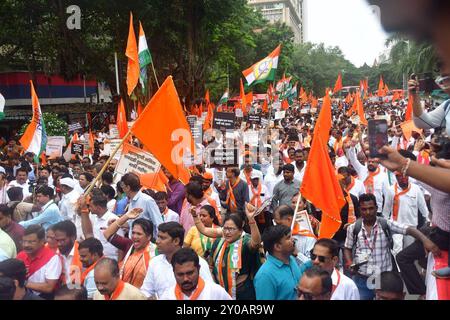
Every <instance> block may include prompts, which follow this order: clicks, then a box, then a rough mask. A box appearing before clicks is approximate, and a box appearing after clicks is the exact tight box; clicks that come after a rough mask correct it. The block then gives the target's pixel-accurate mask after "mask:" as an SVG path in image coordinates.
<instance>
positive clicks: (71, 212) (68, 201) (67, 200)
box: [58, 189, 84, 241]
mask: <svg viewBox="0 0 450 320" xmlns="http://www.w3.org/2000/svg"><path fill="white" fill-rule="evenodd" d="M78 198H80V194H79V193H78V192H77V191H76V190H75V189H73V190H72V191H70V192H69V193H67V194H63V195H62V197H61V201H59V203H58V206H59V212H60V213H61V216H62V217H63V218H64V220H70V221H72V222H73V223H74V224H75V227H76V228H77V240H78V241H82V240H84V234H83V229H82V228H81V217H80V216H78V215H77V213H76V212H75V206H76V203H77V201H78Z"/></svg>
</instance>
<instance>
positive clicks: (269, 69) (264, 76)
mask: <svg viewBox="0 0 450 320" xmlns="http://www.w3.org/2000/svg"><path fill="white" fill-rule="evenodd" d="M280 51H281V44H280V45H279V46H278V47H276V49H275V50H273V51H272V53H271V54H269V55H268V56H267V57H266V58H264V59H262V60H261V61H259V62H257V63H255V64H254V65H252V66H251V67H250V68H248V69H246V70H244V71H242V74H243V75H244V77H245V79H246V80H247V85H249V86H250V85H253V84H257V83H262V82H265V81H267V80H274V79H275V71H276V70H277V68H278V58H279V56H280Z"/></svg>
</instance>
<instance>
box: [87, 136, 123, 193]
mask: <svg viewBox="0 0 450 320" xmlns="http://www.w3.org/2000/svg"><path fill="white" fill-rule="evenodd" d="M130 135H131V130H128V132H127V134H126V135H125V136H124V137H123V138H122V140H121V141H120V143H119V144H118V145H117V147H116V148H115V149H114V150H113V152H112V153H111V154H110V155H109V158H108V160H106V162H105V164H104V165H103V168H102V170H100V172H99V173H98V174H97V176H96V177H95V178H94V180H92V182H91V184H90V185H89V187H88V188H87V189H86V191H85V192H84V194H85V195H87V194H89V192H91V191H92V189H93V188H94V186H95V184H96V183H97V181H98V180H99V178H100V177H101V176H102V174H103V173H104V172H105V170H106V168H108V165H109V163H110V162H111V160H112V159H113V158H114V156H115V155H116V153H117V151H119V149H120V147H121V146H122V145H123V143H124V142H125V141H126V140H127V139H128V138H129V137H130Z"/></svg>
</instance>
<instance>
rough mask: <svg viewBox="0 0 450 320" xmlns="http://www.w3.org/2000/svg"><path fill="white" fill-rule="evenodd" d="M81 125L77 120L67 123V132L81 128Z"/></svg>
mask: <svg viewBox="0 0 450 320" xmlns="http://www.w3.org/2000/svg"><path fill="white" fill-rule="evenodd" d="M82 128H83V127H82V126H81V124H80V123H79V122H74V123H71V124H69V132H74V131H76V130H81V129H82Z"/></svg>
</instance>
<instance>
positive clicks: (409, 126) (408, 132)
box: [400, 120, 423, 141]
mask: <svg viewBox="0 0 450 320" xmlns="http://www.w3.org/2000/svg"><path fill="white" fill-rule="evenodd" d="M400 127H401V128H402V131H403V135H404V136H405V138H406V139H407V140H408V141H409V140H410V139H411V136H412V132H413V131H415V132H417V133H420V134H422V132H423V130H422V129H419V128H417V127H416V125H415V124H414V121H413V120H408V121H405V122H402V123H401V124H400Z"/></svg>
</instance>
